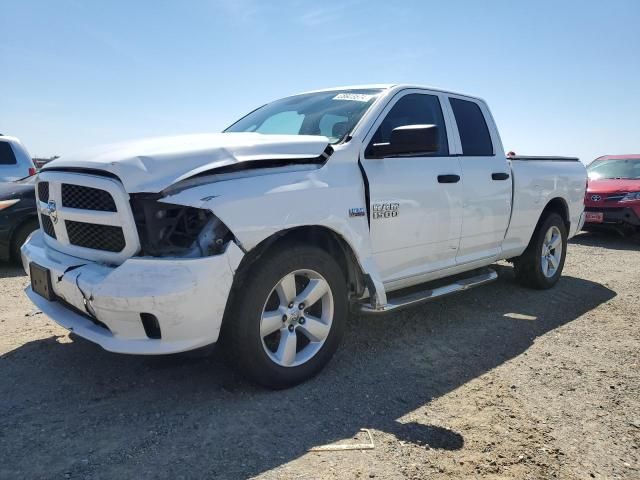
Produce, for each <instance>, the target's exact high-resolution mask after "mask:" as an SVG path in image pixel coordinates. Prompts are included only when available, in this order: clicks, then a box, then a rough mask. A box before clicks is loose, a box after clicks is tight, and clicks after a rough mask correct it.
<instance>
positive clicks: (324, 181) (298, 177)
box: [163, 155, 386, 301]
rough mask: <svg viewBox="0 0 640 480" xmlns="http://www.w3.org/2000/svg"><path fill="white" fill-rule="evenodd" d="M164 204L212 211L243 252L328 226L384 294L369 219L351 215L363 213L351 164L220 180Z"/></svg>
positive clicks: (359, 186) (361, 195) (359, 187)
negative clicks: (296, 231)
mask: <svg viewBox="0 0 640 480" xmlns="http://www.w3.org/2000/svg"><path fill="white" fill-rule="evenodd" d="M334 157H335V155H334ZM163 201H166V202H170V203H176V204H181V205H188V206H193V207H197V208H207V209H210V210H211V211H212V212H213V213H214V214H215V215H216V216H217V217H218V218H219V219H220V220H222V222H224V224H225V225H226V226H227V227H228V228H229V230H230V231H231V232H232V233H233V235H234V236H235V238H236V239H237V240H238V242H239V244H240V246H241V247H242V249H243V250H244V251H245V252H249V251H250V250H252V249H253V248H255V247H256V246H257V245H258V244H260V243H261V242H262V241H264V240H266V239H267V238H269V237H271V236H272V235H275V234H277V233H278V232H281V231H284V230H289V229H292V228H296V227H302V226H323V227H326V228H328V229H330V230H332V231H334V232H335V233H337V234H338V235H340V236H341V237H342V238H343V239H344V240H345V241H346V242H347V244H348V245H349V246H350V248H351V250H352V251H353V253H354V256H355V258H356V259H357V261H358V263H359V264H360V267H361V268H362V270H363V272H364V273H366V274H368V275H370V276H371V278H372V280H373V282H374V284H375V286H376V289H377V291H378V292H379V293H380V295H381V296H384V287H383V286H382V282H381V280H380V276H379V274H378V271H377V267H376V264H375V262H374V261H373V257H372V252H371V244H370V236H369V224H368V220H367V216H366V215H361V216H350V210H351V209H359V211H362V212H364V211H366V205H365V194H364V185H363V181H362V176H361V173H360V170H359V169H358V166H357V164H356V163H354V162H347V161H339V159H335V158H333V157H332V158H331V161H330V162H329V163H328V164H327V165H325V166H324V167H322V168H319V169H313V170H305V171H289V172H278V173H272V174H269V173H266V174H265V173H264V172H263V173H261V174H260V175H247V176H243V177H239V178H238V177H236V178H232V179H229V180H225V179H218V180H216V181H213V182H212V183H208V184H204V185H197V186H194V187H192V188H188V189H185V190H182V191H180V192H178V193H176V194H173V195H170V196H167V197H165V198H163ZM381 299H382V300H385V301H386V299H385V298H381ZM379 300H380V299H379Z"/></svg>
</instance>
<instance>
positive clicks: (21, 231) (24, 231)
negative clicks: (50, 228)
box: [9, 219, 40, 263]
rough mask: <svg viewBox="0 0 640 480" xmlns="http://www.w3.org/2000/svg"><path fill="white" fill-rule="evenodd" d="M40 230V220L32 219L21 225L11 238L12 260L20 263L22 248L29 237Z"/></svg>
mask: <svg viewBox="0 0 640 480" xmlns="http://www.w3.org/2000/svg"><path fill="white" fill-rule="evenodd" d="M39 228H40V224H39V223H38V220H36V219H31V220H27V221H26V222H24V223H23V224H22V225H20V226H19V227H18V228H17V229H16V231H15V232H13V235H12V237H11V247H10V248H11V250H10V252H9V253H10V255H11V260H12V261H13V262H16V263H20V247H22V244H23V243H24V242H25V241H26V240H27V238H28V237H29V235H31V233H33V232H34V231H36V230H37V229H39Z"/></svg>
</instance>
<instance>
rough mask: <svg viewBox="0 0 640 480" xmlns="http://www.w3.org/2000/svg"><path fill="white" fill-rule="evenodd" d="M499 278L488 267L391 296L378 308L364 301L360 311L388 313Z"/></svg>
mask: <svg viewBox="0 0 640 480" xmlns="http://www.w3.org/2000/svg"><path fill="white" fill-rule="evenodd" d="M497 278H498V274H497V273H496V272H495V271H494V270H492V269H490V268H487V269H485V270H483V271H482V272H481V273H479V274H477V275H474V276H473V277H467V278H461V279H459V280H456V281H454V282H453V283H450V284H448V285H443V286H440V287H436V288H433V289H426V290H422V291H419V292H414V293H410V294H408V295H404V296H399V297H396V298H390V299H389V300H388V303H387V304H386V305H380V306H379V307H378V308H376V307H374V306H372V305H371V304H370V303H362V304H360V312H361V313H386V312H390V311H392V310H399V309H401V308H406V307H411V306H414V305H418V304H420V303H424V302H428V301H431V300H434V299H436V298H440V297H444V296H447V295H451V294H452V293H458V292H463V291H465V290H469V289H470V288H473V287H477V286H480V285H484V284H485V283H489V282H493V281H494V280H496V279H497ZM414 288H415V287H414Z"/></svg>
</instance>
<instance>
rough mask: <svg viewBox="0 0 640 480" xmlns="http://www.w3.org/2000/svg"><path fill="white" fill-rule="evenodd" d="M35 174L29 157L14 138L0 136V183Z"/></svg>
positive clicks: (33, 165) (34, 167)
mask: <svg viewBox="0 0 640 480" xmlns="http://www.w3.org/2000/svg"><path fill="white" fill-rule="evenodd" d="M35 174H36V166H35V164H34V163H33V160H32V159H31V155H29V152H28V151H27V149H26V148H25V147H24V145H22V143H21V142H20V140H18V139H17V138H16V137H8V136H5V135H0V183H2V182H14V181H16V180H20V179H21V178H25V177H29V176H31V175H35Z"/></svg>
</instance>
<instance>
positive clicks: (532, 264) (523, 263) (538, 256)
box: [513, 213, 567, 290]
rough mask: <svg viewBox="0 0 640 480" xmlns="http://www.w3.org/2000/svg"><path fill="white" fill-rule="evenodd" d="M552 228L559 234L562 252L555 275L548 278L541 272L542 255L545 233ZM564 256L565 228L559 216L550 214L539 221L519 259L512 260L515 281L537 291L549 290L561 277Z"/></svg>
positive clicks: (565, 245)
mask: <svg viewBox="0 0 640 480" xmlns="http://www.w3.org/2000/svg"><path fill="white" fill-rule="evenodd" d="M553 228H557V230H558V231H559V232H560V237H561V241H562V242H561V244H562V252H561V255H560V260H559V262H558V267H557V268H556V271H555V273H553V275H550V276H548V275H546V274H545V273H544V271H543V266H542V253H543V248H544V246H545V245H544V242H545V236H546V235H547V232H549V230H551V229H553ZM566 255H567V226H566V225H565V223H564V221H563V220H562V217H560V215H558V214H557V213H550V214H548V215H547V216H546V217H545V218H543V219H541V220H540V222H539V223H538V225H537V226H536V229H535V231H534V232H533V236H532V237H531V241H530V242H529V246H528V247H527V249H526V250H525V251H524V253H523V254H522V255H521V256H520V257H518V258H516V259H514V262H513V266H514V269H515V274H516V279H517V280H518V282H520V283H521V284H522V285H524V286H527V287H530V288H536V289H538V290H544V289H547V288H551V287H553V286H554V285H555V284H556V283H557V282H558V280H559V279H560V276H561V275H562V269H563V268H564V261H565V258H566ZM547 268H548V267H547Z"/></svg>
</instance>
